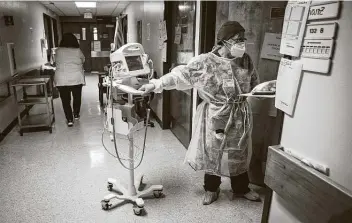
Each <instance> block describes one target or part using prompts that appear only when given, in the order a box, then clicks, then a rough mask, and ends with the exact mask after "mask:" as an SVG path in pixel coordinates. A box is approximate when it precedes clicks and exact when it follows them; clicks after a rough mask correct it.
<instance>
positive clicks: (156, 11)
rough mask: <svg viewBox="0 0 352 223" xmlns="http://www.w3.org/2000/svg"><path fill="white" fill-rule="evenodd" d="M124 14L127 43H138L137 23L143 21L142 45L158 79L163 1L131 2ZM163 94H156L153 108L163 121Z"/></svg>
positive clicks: (159, 72)
mask: <svg viewBox="0 0 352 223" xmlns="http://www.w3.org/2000/svg"><path fill="white" fill-rule="evenodd" d="M123 14H127V15H128V16H127V19H128V28H127V42H137V40H138V38H137V21H139V20H142V45H143V47H144V50H145V52H146V53H147V54H148V55H149V56H150V58H151V59H152V60H153V62H154V70H155V71H156V72H157V74H158V77H161V76H162V75H163V62H162V57H161V56H162V55H161V50H159V48H158V36H157V33H158V28H159V21H160V20H162V19H163V18H164V2H163V1H145V2H131V3H130V4H129V5H128V6H127V8H126V9H125V11H124V12H123ZM148 23H150V33H151V35H150V39H149V40H148V39H147V24H148ZM162 102H163V101H162V94H155V97H154V99H153V100H152V102H151V108H152V109H153V111H154V112H155V113H156V115H157V116H158V118H159V119H160V120H161V121H162V120H163V117H162V111H163V107H162V106H163V103H162Z"/></svg>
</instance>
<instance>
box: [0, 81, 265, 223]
mask: <svg viewBox="0 0 352 223" xmlns="http://www.w3.org/2000/svg"><path fill="white" fill-rule="evenodd" d="M97 79H98V78H97V77H96V76H88V77H87V86H86V87H84V88H83V102H82V112H81V120H80V121H79V122H76V123H75V125H74V127H73V128H68V127H67V126H66V124H65V122H64V115H63V110H62V107H61V101H60V100H59V99H56V100H55V111H56V123H55V128H54V131H53V134H49V133H48V132H37V133H25V134H24V136H23V137H20V136H19V134H18V133H17V132H16V131H15V130H14V131H12V132H11V133H10V134H9V135H8V136H7V137H6V138H5V140H4V141H3V142H1V143H0V195H1V196H0V206H1V208H0V222H4V223H7V222H11V223H12V222H25V223H30V222H35V223H41V222H45V223H47V222H60V223H62V222H84V223H88V222H99V223H100V222H118V223H120V222H121V223H124V222H126V223H127V222H152V223H157V222H232V223H242V222H260V218H261V212H262V203H255V202H249V201H246V200H243V199H236V200H231V196H230V195H231V194H230V184H229V181H228V180H227V179H224V183H223V184H222V186H221V188H222V192H221V194H220V198H219V200H218V201H216V202H215V203H214V204H212V205H210V206H203V205H202V204H201V199H202V193H203V188H202V182H203V179H202V173H201V172H195V171H193V170H192V169H191V168H190V167H188V166H187V165H184V164H183V158H184V155H185V149H184V148H183V147H182V145H181V144H180V143H179V142H178V141H177V139H176V138H175V137H174V136H173V134H172V133H171V132H170V131H168V130H165V131H163V130H161V129H160V127H159V126H158V125H156V127H155V128H151V129H149V134H148V140H147V149H146V154H145V157H144V160H143V163H142V165H141V166H140V167H139V168H138V169H137V173H138V172H140V171H143V172H144V173H145V180H144V182H145V183H147V184H148V183H154V184H158V183H161V184H163V185H164V193H165V197H164V198H161V199H148V200H145V205H146V206H145V208H146V215H145V216H135V215H134V214H133V211H132V205H131V204H124V205H121V206H119V207H117V208H115V209H112V210H109V211H104V210H102V209H101V205H100V201H101V199H102V198H103V197H104V195H106V194H107V193H108V191H107V189H106V180H107V178H108V177H119V178H120V179H122V181H123V180H125V179H126V180H127V179H128V178H127V177H128V172H127V170H125V169H123V168H122V167H121V165H120V164H119V163H118V162H117V160H115V159H114V158H113V157H111V156H110V155H109V154H108V153H107V152H106V151H105V150H104V148H103V146H102V143H101V134H102V131H103V121H104V116H103V114H102V111H101V110H100V107H99V103H98V94H97V87H96V86H97ZM33 112H34V111H33ZM106 141H107V148H108V149H109V150H110V151H113V147H112V146H111V144H109V142H108V136H106Z"/></svg>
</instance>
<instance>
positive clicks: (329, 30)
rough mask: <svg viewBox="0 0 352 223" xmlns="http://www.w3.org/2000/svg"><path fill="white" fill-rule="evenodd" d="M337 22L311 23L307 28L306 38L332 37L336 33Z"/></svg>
mask: <svg viewBox="0 0 352 223" xmlns="http://www.w3.org/2000/svg"><path fill="white" fill-rule="evenodd" d="M336 26H337V24H336V23H335V22H330V23H320V24H309V25H307V28H306V34H305V36H304V38H305V39H332V38H334V37H335V33H336Z"/></svg>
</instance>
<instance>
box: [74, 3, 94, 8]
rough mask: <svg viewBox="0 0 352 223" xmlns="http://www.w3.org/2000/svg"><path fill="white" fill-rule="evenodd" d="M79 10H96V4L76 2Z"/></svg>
mask: <svg viewBox="0 0 352 223" xmlns="http://www.w3.org/2000/svg"><path fill="white" fill-rule="evenodd" d="M75 4H76V7H77V8H96V7H97V3H96V2H75Z"/></svg>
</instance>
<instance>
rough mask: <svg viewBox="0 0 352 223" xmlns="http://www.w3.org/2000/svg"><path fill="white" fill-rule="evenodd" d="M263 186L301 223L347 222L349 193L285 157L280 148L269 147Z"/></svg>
mask: <svg viewBox="0 0 352 223" xmlns="http://www.w3.org/2000/svg"><path fill="white" fill-rule="evenodd" d="M346 168H348V167H346ZM265 184H266V185H267V186H268V187H269V188H271V189H272V190H273V191H275V192H276V193H277V194H278V195H279V196H280V197H281V198H283V200H284V201H285V204H286V205H287V208H288V209H289V210H290V211H291V212H292V213H293V214H294V215H295V216H296V217H297V218H298V219H299V220H301V221H302V222H319V223H324V222H328V223H335V222H336V223H337V222H339V223H344V222H351V219H352V191H350V190H348V189H347V188H345V187H343V186H341V185H339V184H338V183H336V182H334V181H333V180H332V179H331V178H329V177H327V176H326V175H324V174H322V173H320V172H318V171H316V170H315V169H313V168H311V167H309V166H306V165H305V164H303V163H302V162H300V161H299V160H297V159H295V158H294V157H292V156H290V155H289V154H287V153H285V152H284V151H283V150H282V147H281V146H271V147H269V151H268V158H267V164H266V171H265Z"/></svg>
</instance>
